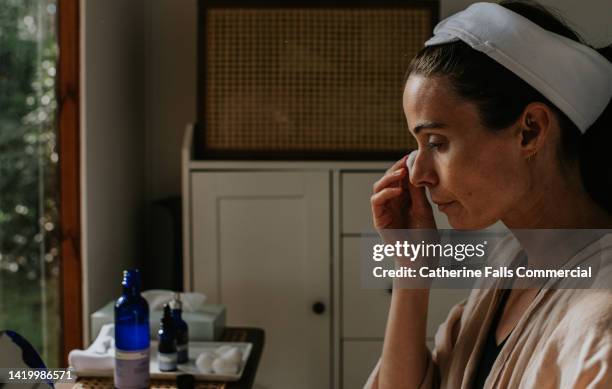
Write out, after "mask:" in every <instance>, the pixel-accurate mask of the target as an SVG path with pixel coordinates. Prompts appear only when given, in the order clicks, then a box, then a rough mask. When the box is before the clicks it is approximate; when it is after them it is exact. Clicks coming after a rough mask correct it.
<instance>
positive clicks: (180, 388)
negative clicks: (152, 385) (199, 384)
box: [176, 374, 195, 389]
mask: <svg viewBox="0 0 612 389" xmlns="http://www.w3.org/2000/svg"><path fill="white" fill-rule="evenodd" d="M194 383H195V379H194V377H193V376H192V375H191V374H180V375H178V376H177V377H176V387H177V389H193V388H194Z"/></svg>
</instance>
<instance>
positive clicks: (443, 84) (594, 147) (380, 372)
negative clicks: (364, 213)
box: [366, 1, 612, 389]
mask: <svg viewBox="0 0 612 389" xmlns="http://www.w3.org/2000/svg"><path fill="white" fill-rule="evenodd" d="M434 33H435V35H434V37H433V38H432V39H430V41H428V42H427V43H426V47H425V48H423V49H422V50H421V51H420V52H419V53H418V54H417V56H416V57H415V58H414V59H413V61H412V62H411V65H410V68H409V71H408V78H407V82H406V85H405V90H404V98H403V106H404V112H405V114H406V117H407V120H408V126H409V129H410V131H411V132H412V134H413V135H414V136H415V138H416V140H417V142H418V146H419V148H418V152H417V153H416V156H415V158H414V161H413V163H409V164H408V165H411V166H408V165H407V157H404V158H402V159H401V160H399V161H397V163H395V164H394V165H393V166H392V167H391V168H390V169H389V170H388V171H387V172H386V174H385V175H384V176H383V177H382V178H381V179H380V180H378V181H377V182H376V183H375V185H374V194H373V196H372V198H371V205H372V213H373V219H374V225H375V227H376V228H377V230H379V232H382V230H385V229H405V228H436V226H435V222H434V218H433V215H432V210H431V207H430V205H429V203H428V201H427V198H426V195H425V188H427V189H428V190H429V192H430V194H431V198H432V200H433V202H434V203H436V204H437V206H438V207H439V209H440V210H441V211H442V212H444V213H445V214H446V215H447V216H448V219H449V223H450V224H451V225H452V226H453V227H454V228H456V229H480V228H484V227H487V226H489V225H491V224H493V223H494V222H496V221H498V220H501V221H502V222H503V223H504V224H505V225H506V226H507V227H508V228H509V229H510V230H511V231H512V230H516V229H579V228H593V229H595V228H599V229H607V228H610V227H611V226H612V216H611V212H612V191H611V190H610V187H611V185H612V171H611V170H612V168H611V164H610V159H609V152H607V151H606V150H607V148H609V147H610V146H609V145H610V144H612V143H611V140H612V136H611V135H612V120H611V117H612V112H611V111H612V108H611V105H610V96H612V65H611V64H610V58H609V53H610V47H608V48H607V49H604V50H600V53H601V54H603V55H607V56H608V59H606V58H605V57H604V56H603V55H600V54H598V53H597V52H596V51H595V50H594V49H592V48H590V47H587V46H586V45H584V44H582V43H580V42H581V40H580V38H579V37H578V36H577V35H576V34H575V33H574V32H573V31H571V30H570V29H569V28H568V27H567V26H565V25H564V24H563V23H562V22H561V21H559V20H558V19H557V18H556V17H555V16H553V15H552V14H551V13H550V12H548V11H547V10H546V9H544V8H542V7H541V6H539V5H537V4H534V3H527V2H523V1H520V2H516V1H512V2H502V3H500V4H499V5H498V4H490V3H477V4H474V5H472V6H470V7H469V8H467V9H466V10H465V11H463V12H461V13H459V14H457V15H453V16H452V17H450V18H449V19H447V20H445V21H443V22H441V23H440V24H439V25H438V26H437V27H436V30H434ZM516 238H517V240H518V241H519V242H520V244H521V246H522V249H523V250H524V251H525V255H527V257H528V258H531V257H532V255H533V254H534V253H536V254H537V251H536V250H535V247H536V246H538V245H541V243H542V242H533V239H531V240H530V236H529V235H528V234H523V235H522V236H520V235H517V236H516ZM548 243H549V244H551V245H554V244H555V243H554V242H548ZM593 253H595V254H597V255H600V256H602V257H603V258H605V259H606V261H607V262H606V264H607V263H610V262H612V239H611V237H610V235H606V236H604V237H603V238H602V239H601V240H599V241H598V242H596V244H594V245H590V246H588V247H586V248H584V250H582V251H581V252H580V253H578V254H576V257H578V258H579V259H580V256H582V257H583V258H584V257H586V256H589V255H593ZM609 270H610V267H609V266H608V267H604V268H603V269H600V273H602V274H603V273H605V272H606V271H609ZM596 286H598V287H600V288H601V289H598V290H562V289H555V288H554V287H552V288H542V289H523V290H519V289H514V290H511V291H508V292H505V291H503V290H493V289H489V290H484V289H481V290H478V289H475V290H473V291H472V293H471V294H470V297H469V298H468V299H467V301H465V302H463V303H460V304H458V305H457V306H455V307H454V308H453V309H452V310H451V312H450V313H449V316H448V318H447V320H446V322H445V323H443V324H442V325H441V326H440V328H439V329H438V333H437V334H436V339H435V347H434V350H433V352H432V353H430V352H429V350H428V349H427V347H426V344H425V326H426V318H427V302H428V290H424V289H418V290H417V289H397V290H395V291H394V293H393V295H392V299H391V305H390V310H389V317H388V322H387V328H386V334H385V341H384V345H383V351H382V355H381V358H380V360H379V362H378V364H377V365H376V367H375V369H374V371H373V372H372V373H371V375H370V378H369V379H368V382H367V383H366V388H393V389H399V388H433V387H444V388H481V387H484V388H517V387H518V388H604V387H605V388H610V387H612V294H611V292H610V291H609V289H608V288H609V287H610V285H603V284H601V285H596Z"/></svg>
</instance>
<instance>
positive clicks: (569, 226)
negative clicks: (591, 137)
mask: <svg viewBox="0 0 612 389" xmlns="http://www.w3.org/2000/svg"><path fill="white" fill-rule="evenodd" d="M572 176H573V177H574V179H567V178H562V177H561V175H560V174H559V175H558V176H557V177H554V176H553V175H550V174H549V175H548V177H547V178H545V179H542V180H541V181H539V182H537V184H534V185H532V188H530V190H529V191H527V193H526V195H525V196H524V198H523V199H521V201H519V202H517V204H516V206H515V207H513V211H512V212H511V213H510V214H509V215H508V216H507V217H505V218H503V219H502V221H503V222H504V224H505V225H506V226H507V227H508V228H509V229H510V230H511V231H512V233H513V234H514V236H515V237H516V238H517V240H518V241H519V242H520V244H521V246H522V247H523V248H524V249H525V251H526V252H527V255H528V257H529V258H530V261H544V262H547V263H548V264H549V265H550V264H551V263H553V262H554V261H555V259H554V258H561V257H568V255H571V254H573V253H575V252H576V251H577V250H579V249H580V248H582V247H584V246H585V245H586V244H588V243H589V242H592V241H593V240H595V239H597V238H598V237H600V235H601V234H602V233H605V231H601V230H605V229H610V228H612V216H611V215H610V213H608V212H607V211H606V210H605V209H604V208H602V207H600V206H599V205H598V204H597V203H595V201H593V199H592V198H591V197H590V196H589V195H588V193H587V192H586V190H585V189H584V187H583V186H582V183H581V181H580V175H579V174H575V175H568V177H572ZM542 177H546V176H545V175H543V176H542ZM534 182H536V181H534ZM577 229H582V230H584V231H582V232H580V233H576V231H575V230H577ZM533 230H540V231H538V232H537V233H535V232H534V231H533ZM551 261H552V262H551Z"/></svg>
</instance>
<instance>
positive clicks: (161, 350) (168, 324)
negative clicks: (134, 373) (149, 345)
mask: <svg viewBox="0 0 612 389" xmlns="http://www.w3.org/2000/svg"><path fill="white" fill-rule="evenodd" d="M157 335H158V336H159V345H158V349H157V364H158V366H159V370H161V371H174V370H176V364H177V359H178V357H177V352H176V326H175V325H174V320H173V319H172V313H171V311H170V306H168V304H166V305H165V306H164V316H163V317H162V319H161V323H160V325H159V331H158V332H157Z"/></svg>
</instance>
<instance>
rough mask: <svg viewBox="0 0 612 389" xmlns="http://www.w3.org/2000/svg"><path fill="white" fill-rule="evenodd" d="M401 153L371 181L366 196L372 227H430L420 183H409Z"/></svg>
mask: <svg viewBox="0 0 612 389" xmlns="http://www.w3.org/2000/svg"><path fill="white" fill-rule="evenodd" d="M407 159H408V156H404V157H403V158H402V159H400V160H399V161H397V162H395V163H394V164H393V166H391V167H390V168H389V170H387V171H386V172H385V174H384V175H383V176H382V177H381V178H380V179H379V180H378V181H376V182H375V183H374V187H373V190H374V194H373V195H372V197H371V198H370V203H371V205H372V219H373V221H374V228H376V230H378V231H379V232H380V231H381V230H385V229H413V228H419V229H434V228H436V222H435V220H434V217H433V211H432V209H431V204H429V201H428V200H427V196H426V195H425V188H424V187H416V186H414V185H412V183H410V178H409V171H408V167H407V166H406V161H407Z"/></svg>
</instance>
